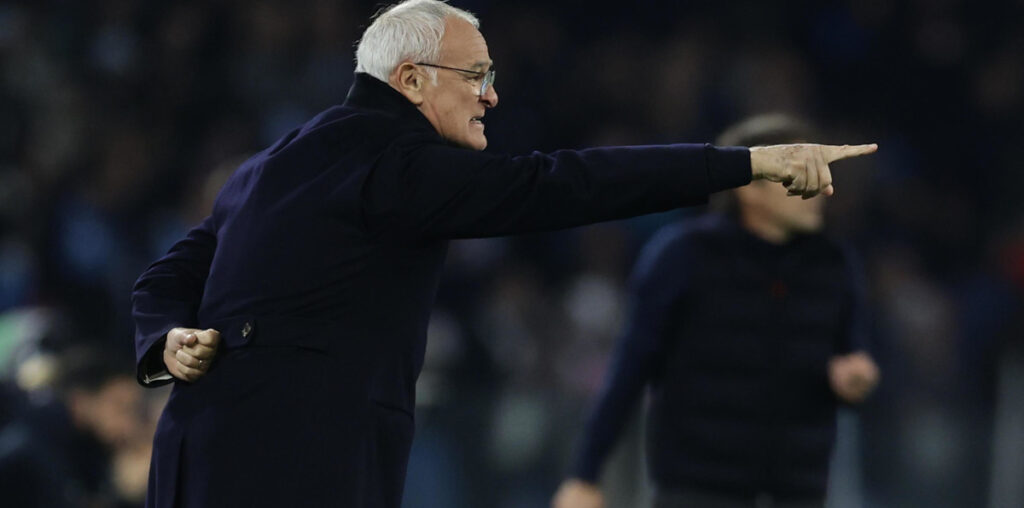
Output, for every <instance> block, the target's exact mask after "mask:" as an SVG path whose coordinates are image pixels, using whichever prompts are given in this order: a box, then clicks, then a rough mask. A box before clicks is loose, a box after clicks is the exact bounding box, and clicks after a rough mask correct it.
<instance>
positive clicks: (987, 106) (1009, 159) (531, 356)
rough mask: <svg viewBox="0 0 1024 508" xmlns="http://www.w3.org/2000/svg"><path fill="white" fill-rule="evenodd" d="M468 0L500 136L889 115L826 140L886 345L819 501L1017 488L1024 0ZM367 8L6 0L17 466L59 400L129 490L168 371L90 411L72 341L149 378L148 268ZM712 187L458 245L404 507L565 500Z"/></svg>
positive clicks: (916, 500) (363, 21)
mask: <svg viewBox="0 0 1024 508" xmlns="http://www.w3.org/2000/svg"><path fill="white" fill-rule="evenodd" d="M455 3H456V4H457V5H458V6H459V7H463V8H466V9H469V10H471V11H473V12H474V13H476V14H477V15H478V16H479V17H480V19H481V21H482V26H481V29H482V32H483V33H484V35H485V37H487V40H488V44H489V47H490V52H491V55H492V57H493V58H494V60H495V62H496V65H495V68H496V69H497V76H498V79H497V81H496V85H495V86H496V89H497V91H498V93H499V94H500V96H501V105H500V106H499V107H498V108H496V109H495V110H494V111H492V112H490V113H488V115H487V131H488V134H489V136H488V137H489V140H490V147H489V148H488V150H491V151H496V152H507V153H514V154H515V153H525V152H528V151H532V150H541V151H548V150H553V149H557V148H583V147H587V146H595V145H607V144H650V143H667V142H705V141H711V140H713V139H714V137H715V136H716V134H717V133H718V132H719V131H720V130H721V129H722V128H724V127H725V126H727V125H728V124H731V123H733V122H734V121H736V120H738V119H741V118H743V117H745V116H748V115H750V114H755V113H762V112H766V111H784V112H788V113H791V114H795V115H798V116H803V117H807V118H810V119H812V120H813V121H815V122H816V123H817V124H818V125H819V126H821V127H822V129H823V131H824V132H825V133H826V134H825V135H826V139H822V140H816V141H822V142H849V143H859V142H877V143H879V145H880V147H881V149H880V151H879V153H878V154H877V155H876V156H874V157H871V158H868V159H867V160H863V161H860V160H857V161H850V162H847V163H840V164H837V165H836V167H835V168H834V171H835V181H836V190H837V194H836V196H835V197H833V198H830V201H829V205H828V222H829V230H830V231H831V234H834V235H835V236H837V237H840V238H842V239H844V240H845V241H847V242H849V243H851V244H852V245H854V246H855V247H856V248H857V249H858V250H859V251H860V253H861V254H862V256H863V258H864V259H865V262H866V267H867V270H868V274H869V276H870V282H871V303H872V309H873V321H872V329H873V330H874V333H873V336H872V339H873V344H872V346H873V353H874V355H875V357H876V358H877V359H878V360H879V362H880V365H881V368H882V372H883V380H882V384H881V386H880V388H879V390H878V392H877V393H876V394H875V395H874V397H873V398H872V400H870V401H869V402H868V404H867V405H866V407H864V408H863V409H862V410H861V411H860V413H859V414H858V415H856V416H854V417H850V418H849V419H848V420H849V421H848V422H847V423H849V424H848V425H847V423H844V425H845V426H844V430H843V434H842V436H841V438H840V448H841V450H842V451H843V454H842V455H843V457H844V461H845V462H844V463H843V464H842V465H840V466H839V467H838V468H837V469H836V471H837V472H842V478H843V480H842V481H840V483H841V485H839V486H837V487H836V489H835V491H834V493H833V494H834V495H833V498H832V501H831V502H832V505H833V506H872V507H874V506H878V507H889V506H931V507H947V506H948V507H966V506H972V507H974V506H993V507H1003V506H1021V503H1024V459H1022V457H1024V407H1022V406H1024V386H1022V385H1024V381H1022V379H1024V339H1022V335H1021V332H1020V330H1022V329H1024V326H1022V325H1024V308H1022V306H1024V305H1022V301H1024V206H1022V204H1021V203H1022V200H1021V198H1020V197H1019V195H1018V193H1019V189H1020V188H1021V187H1022V185H1021V184H1024V171H1022V169H1024V168H1022V167H1021V165H1022V163H1021V162H1020V160H1021V159H1020V156H1019V151H1020V147H1021V146H1024V123H1021V122H1020V118H1021V117H1022V115H1024V31H1022V30H1021V29H1020V28H1021V26H1022V23H1024V2H1021V1H1019V0H1007V1H1003V2H989V1H986V2H966V1H965V0H909V1H908V0H904V1H882V0H871V1H853V0H826V1H816V2H811V1H796V2H765V1H759V2H755V1H749V0H742V1H728V2H710V1H694V2H667V1H654V0H637V1H634V2H582V1H566V2H557V3H551V2H543V1H539V0H519V1H515V2H509V1H505V2H497V1H489V0H465V1H456V2H455ZM379 6H380V5H379V4H378V3H376V2H370V1H366V0H359V1H342V0H308V1H284V0H246V1H240V0H205V1H198V0H181V1H176V2H147V1H138V0H79V1H62V0H32V1H28V0H7V1H5V2H3V3H2V4H0V66H2V69H0V378H2V380H3V385H2V386H3V390H2V399H0V465H2V461H3V457H4V453H5V452H8V451H9V450H11V449H14V448H12V447H16V446H22V449H24V446H29V445H31V443H32V442H33V441H32V438H31V437H26V436H27V435H26V434H25V433H23V432H22V433H21V434H19V432H20V430H19V429H24V428H25V427H26V425H28V427H30V428H37V429H42V428H44V427H45V426H38V425H35V424H32V423H31V422H34V421H36V420H35V419H39V418H42V419H43V421H47V422H50V423H52V424H53V425H57V423H55V422H63V424H62V425H64V427H63V428H64V430H63V431H62V432H65V433H70V434H69V435H74V436H77V438H76V439H78V438H80V439H79V440H78V441H76V443H78V444H77V445H71V444H69V445H68V447H71V446H79V445H81V446H80V448H81V450H79V451H75V452H74V453H79V452H80V453H84V454H87V455H89V456H90V457H89V459H88V460H91V461H93V462H91V463H92V464H99V466H96V467H90V468H87V469H89V470H90V471H92V474H94V475H95V474H98V473H96V471H104V472H105V473H104V475H105V476H103V477H97V478H94V479H92V480H89V482H86V483H83V484H82V485H84V486H82V485H79V486H78V487H76V488H77V489H78V490H76V492H80V493H79V494H75V495H76V496H78V497H77V498H76V499H82V500H87V501H88V504H81V505H80V506H86V505H88V506H133V505H137V504H138V502H139V499H140V493H139V489H140V484H141V485H142V487H141V488H142V489H143V491H144V479H145V476H146V467H147V466H146V464H147V460H146V457H147V456H148V455H147V454H148V448H147V447H148V441H149V439H150V437H151V435H152V426H153V418H154V415H155V414H158V412H159V409H160V404H161V403H162V400H163V397H165V396H166V392H165V391H163V390H154V391H145V392H144V391H143V390H142V389H141V388H138V389H137V390H134V391H132V392H131V393H134V395H129V396H127V397H128V398H130V399H131V400H124V399H120V405H115V406H116V408H114V409H111V407H112V406H110V405H107V406H106V407H107V410H109V411H111V412H110V413H104V414H107V415H108V416H107V417H98V419H99V420H105V419H115V420H116V419H118V418H120V417H119V416H117V415H124V414H127V415H130V416H131V422H130V423H126V424H124V425H116V426H114V429H108V430H106V431H100V430H97V429H95V428H93V427H91V426H90V425H89V424H88V423H87V422H89V421H92V420H90V419H88V418H85V419H83V418H81V417H71V416H68V415H69V414H71V415H72V416H73V415H74V414H77V413H75V411H78V409H74V408H80V407H81V404H79V403H77V402H73V401H74V400H77V399H75V398H74V396H72V394H71V392H72V391H73V390H71V389H70V388H69V387H68V386H67V379H69V376H70V375H69V374H68V373H69V372H73V369H71V370H69V369H68V368H65V367H62V366H64V365H66V362H68V361H73V360H71V359H73V358H80V357H91V356H96V355H98V356H100V357H102V358H105V359H106V361H108V362H109V365H111V366H114V367H116V368H119V369H121V373H122V375H123V376H124V377H127V378H128V379H131V378H133V377H134V373H133V371H132V366H131V363H132V358H133V343H132V332H133V326H132V322H131V318H130V303H129V294H130V289H131V285H132V283H133V281H134V279H135V278H136V277H137V276H138V275H139V274H140V273H141V272H142V271H143V270H144V269H145V267H146V266H147V264H148V263H149V262H151V261H153V260H155V259H156V258H157V257H159V256H160V255H162V254H163V253H164V252H165V251H166V250H167V248H168V247H170V245H171V244H172V243H173V242H174V241H175V240H176V239H178V238H180V237H181V236H182V235H183V234H184V232H185V231H187V229H188V228H189V227H190V226H191V225H193V224H195V223H197V222H198V221H199V220H200V219H201V218H202V217H203V216H205V215H206V214H207V213H208V212H209V210H210V207H211V203H212V200H213V198H214V196H215V194H216V192H217V190H218V189H219V187H220V184H221V183H222V182H223V180H224V179H225V178H226V176H227V175H228V174H230V172H231V171H232V170H233V169H234V167H235V166H236V165H237V164H238V163H239V162H240V160H243V159H244V158H245V157H247V156H248V155H249V154H251V153H253V152H255V151H258V150H260V149H262V148H263V147H265V146H266V145H268V144H270V143H271V142H273V141H274V140H275V139H276V138H277V137H279V136H281V135H283V134H284V133H286V132H287V131H289V130H291V129H292V128H294V127H295V126H297V125H298V124H300V123H301V122H303V121H304V120H305V119H307V118H308V117H310V116H312V115H313V114H315V113H317V112H318V111H320V110H322V109H325V108H326V107H328V106H329V105H331V104H335V103H338V102H340V101H342V100H344V97H345V93H346V91H347V89H348V86H349V85H350V83H351V81H352V69H353V68H354V63H353V50H354V46H353V43H354V42H355V40H356V39H357V38H358V36H359V34H360V33H361V30H362V29H363V28H364V27H365V26H366V25H367V24H368V20H369V18H370V16H371V15H372V14H373V13H374V12H375V10H376V9H377V8H378V7H379ZM695 213H698V212H695V211H680V212H671V213H667V214H660V215H654V216H647V217H642V218H636V219H632V220H628V221H621V222H615V223H608V224H602V225H596V226H591V227H587V228H580V229H577V230H571V231H564V232H554V233H545V234H536V235H529V236H525V237H518V238H499V239H482V240H466V241H459V242H455V243H453V245H452V248H451V250H450V253H449V257H448V260H447V263H448V268H447V271H446V275H445V279H444V281H443V283H442V288H441V292H440V295H439V298H438V303H437V308H436V309H435V312H434V315H433V319H432V322H431V327H430V330H429V341H428V350H427V361H426V366H425V370H424V372H423V375H422V377H421V379H420V382H419V401H418V404H419V407H418V411H417V442H416V444H415V446H414V450H413V457H412V461H411V464H410V470H409V479H408V486H407V490H406V498H407V499H406V506H408V507H409V508H418V507H461V506H472V507H475V506H493V507H499V508H519V507H537V506H545V505H546V504H547V502H548V498H549V497H550V495H551V493H552V492H553V491H554V489H555V487H556V486H557V484H558V482H559V481H560V480H561V478H562V475H563V474H564V472H565V470H564V467H565V464H566V461H567V460H568V457H569V454H570V452H571V450H572V449H573V448H572V447H573V445H574V441H575V439H576V438H577V436H578V433H579V432H580V431H581V429H582V423H583V417H584V412H585V410H586V408H587V405H588V404H589V403H590V402H591V401H592V398H593V396H594V395H595V394H596V392H597V390H598V388H599V386H598V385H599V383H600V381H601V378H602V375H603V373H604V370H605V368H606V361H607V359H608V356H609V350H610V347H611V345H612V343H613V342H614V340H615V338H616V335H617V333H618V332H619V331H620V327H621V325H622V319H623V313H624V308H625V293H624V287H625V284H626V281H627V278H628V275H629V272H630V269H631V265H632V263H633V261H634V259H635V256H636V254H637V251H638V249H639V248H640V246H641V245H642V244H643V242H644V241H645V240H646V239H647V238H649V237H650V235H651V234H652V233H653V232H654V231H655V230H657V229H658V228H659V227H660V226H662V225H665V224H668V223H670V222H673V221H676V220H686V218H687V217H688V216H692V215H693V214H695ZM71 377H73V376H71ZM111 379H115V380H116V379H120V378H116V377H115V378H111ZM103 386H106V385H103ZM98 390H99V391H98V392H96V393H105V392H104V391H103V390H100V389H98ZM114 391H115V392H117V390H114ZM90 393H91V392H90ZM113 396H115V397H116V396H117V393H115V394H114V395H113ZM54 408H57V409H54ZM118 411H120V412H118ZM91 414H92V413H91ZM55 415H57V416H55ZM60 415H63V416H60ZM94 419H97V418H94ZM846 421H847V420H844V422H846ZM26 422H29V423H26ZM83 422H85V423H83ZM638 433H639V429H637V430H635V432H634V434H636V436H634V438H630V439H627V443H625V446H624V447H623V450H622V452H621V453H620V458H619V459H618V463H619V464H620V466H619V467H612V469H611V471H610V472H609V474H610V475H616V478H615V479H614V480H613V482H612V483H614V484H615V485H617V487H615V488H613V490H616V491H617V492H618V493H617V494H614V495H613V499H612V500H613V502H618V503H622V504H620V505H618V506H629V503H630V502H631V501H630V500H631V499H636V498H637V497H638V496H642V495H643V490H644V485H643V480H642V478H643V475H642V472H640V471H639V470H638V469H642V467H641V459H640V458H639V451H638V446H639V444H638V443H639V442H640V439H639V434H638ZM83 440H84V441H83ZM81 442H86V443H87V444H85V445H82V444H81ZM5 447H6V448H5ZM69 449H70V448H69ZM75 450H78V448H76V449H75ZM65 451H67V452H68V454H71V452H70V451H68V450H65ZM38 453H39V454H40V455H42V454H43V453H47V452H46V451H45V450H43V449H42V448H40V449H39V451H38ZM97 467H98V469H97ZM0 485H4V483H3V482H2V481H0ZM3 496H4V493H3V492H0V499H3ZM83 503H85V501H83ZM133 503H134V504H133ZM0 504H2V502H0ZM614 506H616V505H613V508H614Z"/></svg>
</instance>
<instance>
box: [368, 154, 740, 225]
mask: <svg viewBox="0 0 1024 508" xmlns="http://www.w3.org/2000/svg"><path fill="white" fill-rule="evenodd" d="M750 178H751V175H750V155H749V151H748V150H747V149H746V148H738V147H732V148H719V147H714V146H711V145H682V144H680V145H658V146H634V147H605V148H593V149H587V150H579V151H577V150H561V151H557V152H553V153H550V154H542V153H533V154H531V155H527V156H521V157H510V156H502V155H494V154H489V153H485V152H477V151H473V150H466V149H461V148H455V147H451V146H448V145H443V144H436V143H418V144H417V143H405V144H403V143H402V142H401V141H398V142H396V143H395V144H394V145H392V146H391V147H390V148H389V149H388V150H386V151H385V152H384V154H383V155H382V156H381V158H380V159H379V160H378V161H377V163H376V164H375V166H374V168H373V170H372V171H371V174H370V177H369V178H368V179H367V185H366V187H365V188H364V191H363V194H364V203H365V205H364V206H366V211H367V214H366V216H367V218H368V220H367V222H368V224H369V225H370V226H371V229H374V228H376V229H377V230H378V231H393V232H397V233H399V234H400V235H401V236H403V237H409V236H411V237H413V238H419V239H442V238H466V237H487V236H500V235H509V234H518V233H529V232H537V231H550V230H556V229H564V228H569V227H574V226H580V225H583V224H590V223H593V222H600V221H606V220H613V219H622V218H627V217H633V216H636V215H642V214H647V213H655V212H662V211H666V210H670V209H673V208H678V207H682V206H689V205H696V204H703V203H704V202H706V200H707V197H708V195H709V194H710V193H712V192H716V191H719V190H723V189H727V188H732V187H738V186H741V185H745V184H747V183H749V182H750Z"/></svg>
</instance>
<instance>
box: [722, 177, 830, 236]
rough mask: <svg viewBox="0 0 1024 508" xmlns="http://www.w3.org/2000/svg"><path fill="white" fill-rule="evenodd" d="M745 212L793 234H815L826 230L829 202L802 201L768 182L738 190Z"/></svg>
mask: <svg viewBox="0 0 1024 508" xmlns="http://www.w3.org/2000/svg"><path fill="white" fill-rule="evenodd" d="M736 192H737V199H738V200H739V205H740V207H742V208H745V209H748V210H750V211H751V212H753V213H757V214H759V215H760V217H761V218H762V219H764V220H766V221H770V222H772V223H774V224H775V225H776V226H777V227H779V228H781V229H783V230H785V231H787V232H789V233H811V232H814V231H818V230H820V229H821V228H822V226H824V217H823V212H824V209H823V207H824V205H825V200H824V199H822V198H821V197H820V196H818V197H814V198H811V199H801V198H800V197H799V196H788V195H786V188H785V187H783V186H781V185H779V184H777V183H771V182H766V181H757V182H752V183H751V184H750V185H747V186H745V187H740V188H738V189H736Z"/></svg>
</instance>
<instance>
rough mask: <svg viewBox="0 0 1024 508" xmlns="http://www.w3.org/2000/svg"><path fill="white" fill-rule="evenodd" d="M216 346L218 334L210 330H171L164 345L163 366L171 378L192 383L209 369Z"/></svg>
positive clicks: (218, 341)
mask: <svg viewBox="0 0 1024 508" xmlns="http://www.w3.org/2000/svg"><path fill="white" fill-rule="evenodd" d="M218 345H220V332H218V331H217V330H214V329H212V328H211V329H209V330H197V329H195V328H173V329H171V331H169V332H167V342H166V343H164V365H166V366H167V371H168V372H170V373H171V375H172V376H174V377H176V378H178V379H180V380H182V381H188V382H189V383H192V382H194V381H195V380H197V379H199V378H200V377H202V375H203V374H206V371H207V370H209V369H210V364H211V363H213V357H214V355H216V354H217V346H218Z"/></svg>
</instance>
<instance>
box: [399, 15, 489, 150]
mask: <svg viewBox="0 0 1024 508" xmlns="http://www.w3.org/2000/svg"><path fill="white" fill-rule="evenodd" d="M431 63H435V62H431ZM436 63H437V65H444V66H446V67H456V68H459V69H468V70H473V71H479V72H481V73H483V72H485V71H487V70H489V69H490V68H491V65H492V64H493V62H491V57H490V54H489V53H488V52H487V42H486V41H484V37H483V35H481V34H480V32H479V31H478V30H477V29H476V28H475V27H473V25H472V24H470V23H469V22H468V21H466V20H464V19H461V18H456V17H451V18H448V20H447V22H446V25H445V32H444V37H442V38H441V55H440V60H439V61H438V62H436ZM434 71H436V72H437V83H436V84H434V83H431V82H430V81H429V80H428V81H427V84H426V86H425V88H424V91H423V103H422V104H420V106H419V108H420V111H421V112H423V115H424V116H426V117H427V120H429V121H430V123H431V125H433V126H434V128H435V129H437V132H438V133H439V134H440V135H441V137H443V138H445V139H447V140H448V141H451V142H452V143H455V144H456V145H458V146H462V147H465V148H472V149H474V150H483V149H484V148H486V147H487V137H486V136H484V124H483V121H482V120H483V116H484V113H485V112H486V110H487V109H488V108H493V107H494V106H497V105H498V93H497V92H496V91H495V90H494V86H489V87H488V88H487V93H485V94H484V95H483V96H482V97H481V96H480V80H481V78H480V75H474V74H471V73H468V72H460V71H453V70H449V69H438V68H435V69H434Z"/></svg>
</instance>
